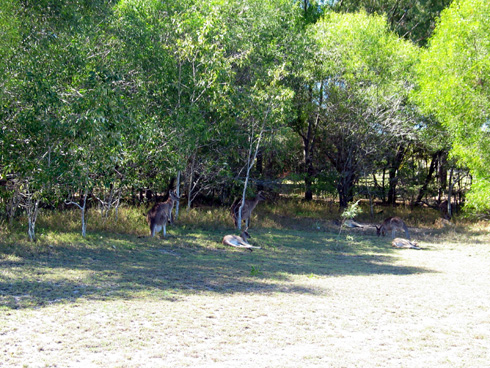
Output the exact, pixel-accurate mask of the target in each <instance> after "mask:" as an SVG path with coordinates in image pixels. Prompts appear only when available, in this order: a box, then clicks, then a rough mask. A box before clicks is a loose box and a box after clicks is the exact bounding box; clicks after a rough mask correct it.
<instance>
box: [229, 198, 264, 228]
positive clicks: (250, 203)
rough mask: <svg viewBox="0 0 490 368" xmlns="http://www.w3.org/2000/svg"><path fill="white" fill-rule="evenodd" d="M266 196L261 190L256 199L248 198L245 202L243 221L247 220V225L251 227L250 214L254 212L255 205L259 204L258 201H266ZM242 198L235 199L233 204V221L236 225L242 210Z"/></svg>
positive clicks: (236, 225)
mask: <svg viewBox="0 0 490 368" xmlns="http://www.w3.org/2000/svg"><path fill="white" fill-rule="evenodd" d="M264 200H265V196H264V193H263V192H262V191H259V192H258V193H257V197H255V198H254V199H246V200H245V203H244V205H243V208H242V221H245V226H246V227H247V229H248V227H249V225H250V215H251V214H252V211H253V209H254V208H255V206H257V203H259V202H260V201H264ZM241 203H242V202H241V201H240V200H238V199H237V200H235V202H233V204H232V206H231V216H232V217H233V222H234V224H235V227H238V211H239V210H240V205H241Z"/></svg>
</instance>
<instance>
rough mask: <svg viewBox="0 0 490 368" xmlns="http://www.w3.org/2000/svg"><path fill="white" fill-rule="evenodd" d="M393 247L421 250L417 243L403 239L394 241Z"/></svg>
mask: <svg viewBox="0 0 490 368" xmlns="http://www.w3.org/2000/svg"><path fill="white" fill-rule="evenodd" d="M391 246H392V247H393V248H408V249H421V248H420V247H419V246H418V245H417V242H414V241H411V240H407V239H402V238H395V239H393V241H392V242H391Z"/></svg>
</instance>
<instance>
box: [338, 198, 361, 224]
mask: <svg viewBox="0 0 490 368" xmlns="http://www.w3.org/2000/svg"><path fill="white" fill-rule="evenodd" d="M359 202H360V200H358V201H357V202H355V203H351V204H350V205H349V206H348V207H347V208H345V209H344V210H343V211H342V213H341V214H340V217H342V219H343V220H344V221H345V220H348V219H353V218H354V217H356V216H357V215H359V214H360V213H362V208H361V207H360V206H359Z"/></svg>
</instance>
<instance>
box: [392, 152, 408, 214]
mask: <svg viewBox="0 0 490 368" xmlns="http://www.w3.org/2000/svg"><path fill="white" fill-rule="evenodd" d="M406 152H407V149H406V147H404V146H403V145H400V146H399V147H398V149H397V151H396V154H395V157H394V158H393V160H392V162H391V165H390V168H389V171H388V175H389V182H388V184H389V189H388V204H390V205H392V206H394V205H395V204H396V186H397V184H398V170H399V169H400V166H401V164H402V162H403V159H404V158H405V153H406Z"/></svg>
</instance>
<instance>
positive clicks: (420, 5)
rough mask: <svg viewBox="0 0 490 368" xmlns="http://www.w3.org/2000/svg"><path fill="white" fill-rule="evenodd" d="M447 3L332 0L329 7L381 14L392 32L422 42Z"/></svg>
mask: <svg viewBox="0 0 490 368" xmlns="http://www.w3.org/2000/svg"><path fill="white" fill-rule="evenodd" d="M450 3H451V0H374V1H373V0H369V1H367V0H342V1H332V5H331V7H332V8H333V9H335V10H336V11H341V12H355V11H359V10H361V9H364V10H365V11H366V12H368V13H369V14H383V15H384V16H385V17H386V18H387V24H388V26H389V27H390V29H391V30H392V31H394V32H396V33H397V34H398V35H399V36H400V37H404V38H408V39H410V40H412V41H413V42H415V43H418V44H420V45H424V44H425V43H426V42H427V40H428V38H429V37H430V35H431V33H432V31H433V30H434V26H435V22H436V19H437V17H438V16H439V14H440V12H441V10H443V9H444V8H445V7H447V6H449V4H450Z"/></svg>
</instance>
